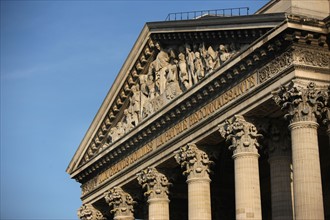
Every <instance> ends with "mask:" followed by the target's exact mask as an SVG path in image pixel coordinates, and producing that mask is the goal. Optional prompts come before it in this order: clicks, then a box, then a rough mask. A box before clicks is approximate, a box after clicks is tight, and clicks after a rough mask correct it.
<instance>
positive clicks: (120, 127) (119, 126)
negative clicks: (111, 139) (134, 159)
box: [116, 121, 125, 137]
mask: <svg viewBox="0 0 330 220" xmlns="http://www.w3.org/2000/svg"><path fill="white" fill-rule="evenodd" d="M116 128H117V137H121V136H122V135H123V134H124V133H125V132H124V127H123V123H122V122H121V121H120V122H118V123H117V126H116Z"/></svg>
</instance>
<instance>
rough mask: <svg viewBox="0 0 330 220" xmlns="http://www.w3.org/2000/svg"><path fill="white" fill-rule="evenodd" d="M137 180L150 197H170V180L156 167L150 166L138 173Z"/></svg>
mask: <svg viewBox="0 0 330 220" xmlns="http://www.w3.org/2000/svg"><path fill="white" fill-rule="evenodd" d="M137 180H138V182H139V184H140V185H141V186H142V188H144V189H146V192H145V193H144V195H145V196H148V197H149V199H153V198H168V193H169V191H168V187H169V186H170V183H169V182H168V180H167V178H166V176H165V175H164V174H162V173H159V172H158V171H157V170H156V168H153V167H148V168H147V169H145V170H142V171H141V172H140V173H138V174H137Z"/></svg>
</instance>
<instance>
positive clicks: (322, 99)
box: [272, 81, 329, 123]
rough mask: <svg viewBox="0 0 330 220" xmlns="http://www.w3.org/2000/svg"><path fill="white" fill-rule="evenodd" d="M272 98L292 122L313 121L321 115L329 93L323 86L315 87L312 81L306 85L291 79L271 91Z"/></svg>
mask: <svg viewBox="0 0 330 220" xmlns="http://www.w3.org/2000/svg"><path fill="white" fill-rule="evenodd" d="M272 95H273V100H274V101H275V103H276V104H277V105H279V106H280V107H281V109H282V110H285V111H287V114H286V115H285V116H284V117H285V118H286V119H290V121H291V123H292V122H298V121H315V122H316V120H317V118H320V117H321V114H322V111H324V107H325V106H326V105H327V102H328V99H329V94H328V92H327V89H325V88H317V86H316V84H315V83H314V82H310V83H308V84H307V85H303V84H298V82H297V81H292V82H291V83H290V84H289V85H287V86H281V87H280V88H279V89H278V90H277V91H274V92H272Z"/></svg>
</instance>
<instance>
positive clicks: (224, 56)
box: [218, 44, 231, 66]
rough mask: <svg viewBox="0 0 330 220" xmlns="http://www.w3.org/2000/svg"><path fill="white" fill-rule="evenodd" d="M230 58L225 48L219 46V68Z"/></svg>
mask: <svg viewBox="0 0 330 220" xmlns="http://www.w3.org/2000/svg"><path fill="white" fill-rule="evenodd" d="M230 57H231V54H230V53H229V52H228V49H227V46H225V45H223V44H220V45H219V57H218V59H219V61H218V62H219V63H220V66H221V65H222V64H223V63H224V62H226V61H227V60H228V59H229V58H230Z"/></svg>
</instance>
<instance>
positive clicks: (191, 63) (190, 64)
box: [185, 44, 197, 84]
mask: <svg viewBox="0 0 330 220" xmlns="http://www.w3.org/2000/svg"><path fill="white" fill-rule="evenodd" d="M185 46H186V59H187V64H188V68H187V69H188V73H189V75H190V76H191V78H192V81H193V84H196V83H197V77H196V75H195V64H194V60H195V53H194V51H192V50H191V48H190V45H189V44H186V45H185Z"/></svg>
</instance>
